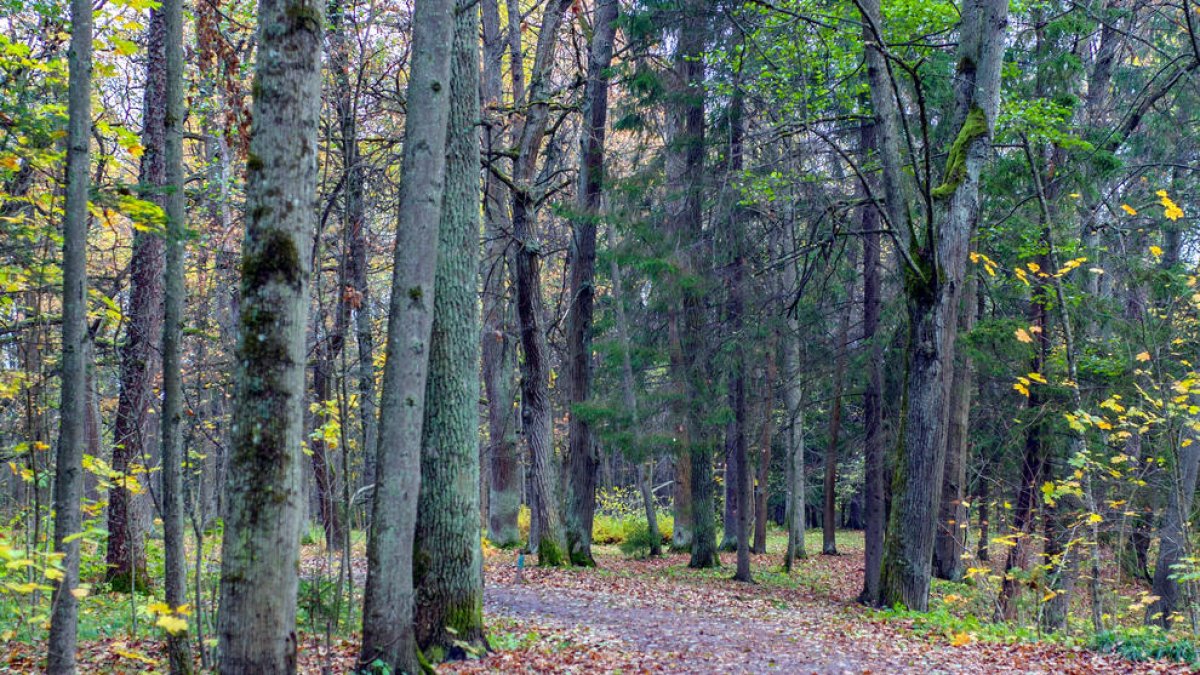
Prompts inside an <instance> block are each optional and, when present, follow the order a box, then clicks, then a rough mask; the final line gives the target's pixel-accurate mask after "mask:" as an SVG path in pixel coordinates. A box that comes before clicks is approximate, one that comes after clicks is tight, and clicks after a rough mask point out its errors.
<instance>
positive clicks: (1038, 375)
mask: <svg viewBox="0 0 1200 675" xmlns="http://www.w3.org/2000/svg"><path fill="white" fill-rule="evenodd" d="M1029 379H1031V380H1033V381H1034V382H1037V383H1039V384H1048V382H1046V378H1045V377H1043V376H1042V374H1041V373H1030V374H1029Z"/></svg>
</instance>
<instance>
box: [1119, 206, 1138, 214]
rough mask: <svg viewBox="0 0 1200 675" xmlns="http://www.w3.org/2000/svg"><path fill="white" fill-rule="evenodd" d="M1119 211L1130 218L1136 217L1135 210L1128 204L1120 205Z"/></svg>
mask: <svg viewBox="0 0 1200 675" xmlns="http://www.w3.org/2000/svg"><path fill="white" fill-rule="evenodd" d="M1121 210H1123V211H1124V212H1125V213H1128V214H1129V215H1131V216H1136V215H1137V209H1135V208H1133V207H1132V206H1130V205H1128V204H1122V205H1121Z"/></svg>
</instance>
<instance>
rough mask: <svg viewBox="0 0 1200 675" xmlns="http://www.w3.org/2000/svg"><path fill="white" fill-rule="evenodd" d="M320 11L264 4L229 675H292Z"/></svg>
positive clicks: (252, 158) (240, 358) (225, 550)
mask: <svg viewBox="0 0 1200 675" xmlns="http://www.w3.org/2000/svg"><path fill="white" fill-rule="evenodd" d="M322 8H323V5H322V4H321V3H313V2H310V1H308V0H261V2H260V3H259V11H258V20H259V29H258V60H257V62H256V64H255V72H256V80H255V81H256V83H257V84H256V87H255V96H254V103H253V120H254V121H253V126H252V128H251V132H250V134H251V139H250V153H249V159H248V161H247V173H246V238H245V241H244V243H243V245H242V283H241V317H240V328H239V337H238V348H237V356H236V358H237V366H236V390H235V393H234V406H233V419H232V424H231V426H232V440H231V453H230V457H229V466H228V471H227V477H228V484H227V490H228V499H229V504H228V508H227V513H226V518H225V532H224V539H223V542H222V549H221V550H222V559H221V612H220V617H219V623H218V636H219V649H220V654H221V663H220V671H221V673H223V674H225V675H235V674H241V673H247V674H248V673H284V672H294V671H295V669H296V629H295V622H296V589H297V583H298V579H297V572H296V568H297V565H298V558H299V543H300V516H301V509H302V506H303V505H302V503H301V502H302V499H303V497H302V495H303V490H302V488H301V485H300V478H301V462H302V456H301V453H300V443H301V436H302V435H303V432H304V410H303V408H304V362H305V350H304V346H305V345H304V343H305V337H306V333H307V323H308V287H309V281H310V277H311V275H312V270H311V269H310V265H311V261H312V252H311V247H312V242H313V232H314V231H315V227H316V207H317V205H316V184H317V152H316V144H317V123H318V119H319V117H320V113H321V110H320V107H321V106H320V103H321V27H322V24H323V22H324V12H323V11H322Z"/></svg>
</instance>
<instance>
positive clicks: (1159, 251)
mask: <svg viewBox="0 0 1200 675" xmlns="http://www.w3.org/2000/svg"><path fill="white" fill-rule="evenodd" d="M1162 254H1163V250H1162V249H1161V248H1159V247H1157V246H1151V247H1150V255H1152V256H1154V257H1155V258H1161V257H1162Z"/></svg>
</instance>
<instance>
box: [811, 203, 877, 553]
mask: <svg viewBox="0 0 1200 675" xmlns="http://www.w3.org/2000/svg"><path fill="white" fill-rule="evenodd" d="M865 211H866V212H873V211H872V210H871V209H865ZM856 258H857V256H855V255H854V253H853V251H852V252H851V254H850V261H849V262H850V267H851V268H854V267H855V266H856V262H857V261H856ZM853 295H854V292H853V289H851V292H850V293H849V294H848V296H847V298H846V307H845V308H844V309H843V310H842V318H841V321H839V322H838V331H837V346H836V347H835V355H834V365H833V408H832V410H830V412H829V446H828V447H827V448H825V480H824V490H823V498H824V501H823V509H822V514H821V555H837V554H838V552H837V466H838V436H839V435H840V434H841V430H842V389H843V386H844V384H845V380H846V343H847V342H848V341H849V339H850V314H851V312H853V307H854V304H853V302H852V299H853Z"/></svg>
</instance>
